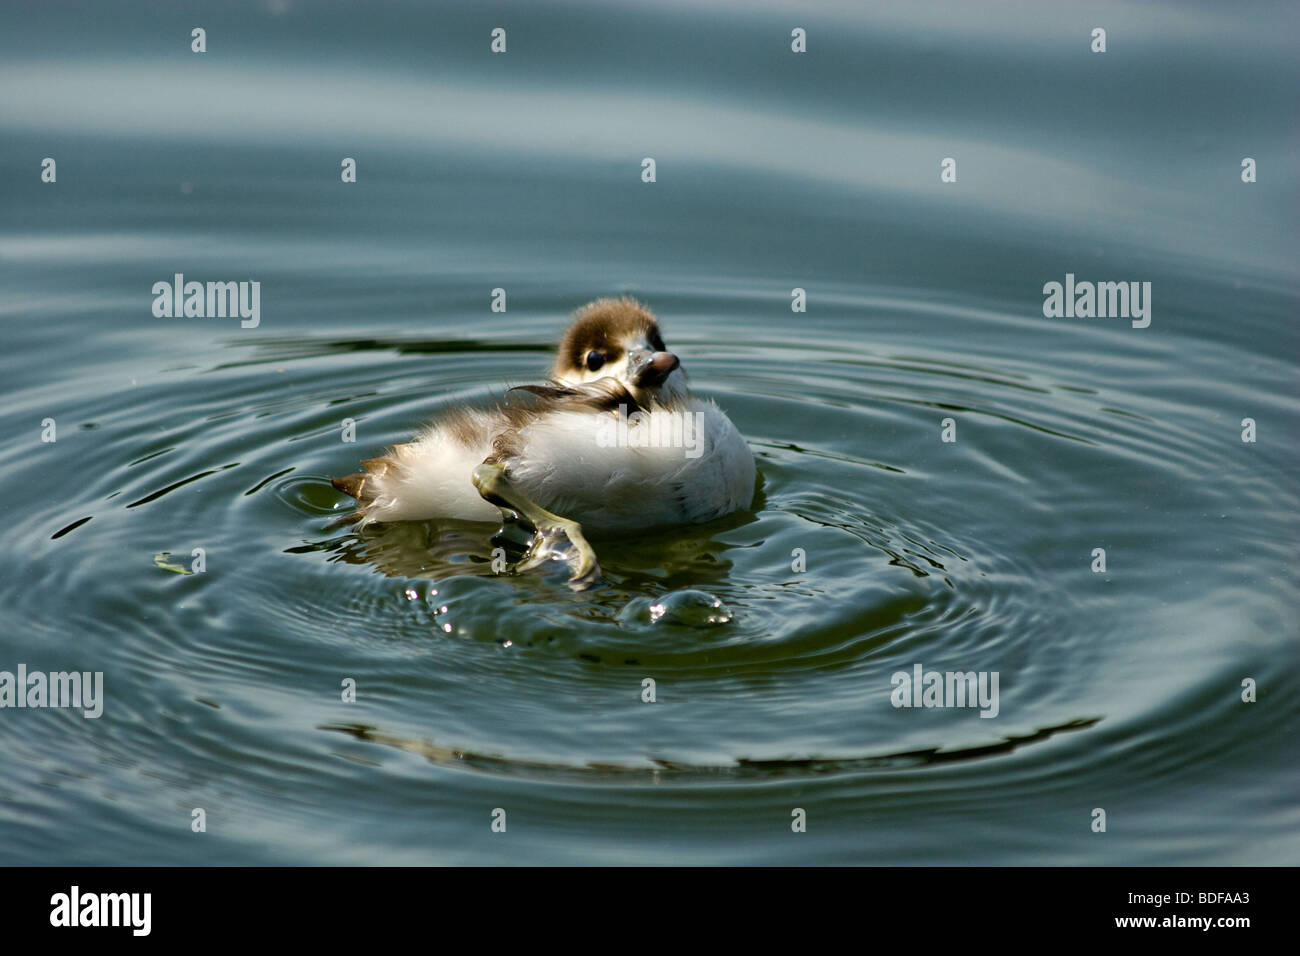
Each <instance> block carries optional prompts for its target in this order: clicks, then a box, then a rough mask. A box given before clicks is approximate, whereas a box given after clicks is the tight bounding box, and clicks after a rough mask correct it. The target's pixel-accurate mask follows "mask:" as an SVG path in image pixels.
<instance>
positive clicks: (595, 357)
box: [587, 351, 605, 372]
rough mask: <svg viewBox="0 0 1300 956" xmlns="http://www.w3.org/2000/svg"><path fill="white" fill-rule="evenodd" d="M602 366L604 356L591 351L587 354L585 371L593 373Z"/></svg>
mask: <svg viewBox="0 0 1300 956" xmlns="http://www.w3.org/2000/svg"><path fill="white" fill-rule="evenodd" d="M604 364H605V356H603V355H601V354H600V353H599V352H595V351H592V352H588V353H587V371H589V372H594V371H596V370H597V369H599V368H600V367H601V366H602V365H604Z"/></svg>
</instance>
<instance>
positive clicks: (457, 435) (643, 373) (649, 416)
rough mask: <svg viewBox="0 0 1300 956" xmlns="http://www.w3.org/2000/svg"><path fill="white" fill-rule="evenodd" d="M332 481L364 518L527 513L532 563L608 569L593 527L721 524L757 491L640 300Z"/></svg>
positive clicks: (587, 315)
mask: <svg viewBox="0 0 1300 956" xmlns="http://www.w3.org/2000/svg"><path fill="white" fill-rule="evenodd" d="M362 466H363V467H364V468H365V469H366V470H365V471H364V472H361V473H359V474H355V475H348V476H346V477H343V478H335V479H333V485H334V487H335V488H337V489H339V490H340V491H342V492H344V493H345V494H347V495H350V496H351V497H353V498H355V499H356V500H357V502H358V509H357V512H356V514H355V518H356V519H357V520H358V521H359V522H360V523H361V524H363V525H364V524H369V523H371V522H384V521H417V520H428V519H432V518H456V519H462V520H470V521H496V520H498V519H500V518H502V517H504V519H505V520H507V521H512V520H517V519H523V521H525V522H526V523H528V524H529V525H531V526H532V527H533V529H534V530H535V534H534V535H533V539H532V543H531V545H530V547H529V550H528V552H527V554H526V555H525V557H524V559H523V561H521V562H520V564H519V565H518V566H517V567H516V568H515V570H516V571H525V570H528V569H530V568H534V567H537V566H539V565H541V564H543V563H545V562H547V561H551V560H562V561H566V562H567V563H568V564H569V568H570V571H571V577H570V581H569V583H570V586H572V587H574V588H575V589H582V588H586V587H590V586H592V585H594V584H595V583H597V582H598V581H599V580H600V566H599V564H598V562H597V560H596V554H595V551H594V549H592V547H591V545H590V544H589V543H588V542H587V540H586V536H585V532H586V533H591V534H593V535H609V534H626V533H634V532H641V531H646V530H649V529H652V528H659V527H667V526H671V525H680V524H696V523H701V522H706V521H711V520H713V519H715V518H719V517H722V516H723V515H726V514H730V513H731V512H734V511H737V510H739V509H742V508H748V507H749V506H750V505H751V504H752V502H753V498H754V483H755V477H756V471H755V467H754V456H753V454H752V453H751V452H750V450H749V446H748V445H747V444H746V443H745V440H744V438H742V437H741V435H740V433H739V432H738V431H737V430H736V427H735V426H734V425H733V424H732V423H731V420H730V419H729V418H727V416H726V415H725V414H724V413H723V411H722V410H721V409H720V408H719V407H718V406H717V405H716V404H715V403H714V402H712V401H710V400H707V399H700V398H696V397H695V396H694V395H692V394H691V391H690V388H689V387H688V385H687V382H686V373H685V371H684V370H683V369H682V367H681V362H680V360H679V359H678V358H677V356H676V355H674V354H673V353H671V352H669V351H668V350H667V347H666V346H665V345H664V341H663V337H662V335H661V333H660V330H659V323H658V321H657V320H656V318H655V316H654V315H653V314H652V313H651V312H650V311H649V309H647V308H646V307H645V306H643V305H642V304H640V303H639V302H636V301H634V300H632V299H628V298H620V299H608V298H607V299H598V300H596V301H594V302H591V303H589V304H588V305H586V306H584V307H582V308H581V309H579V310H578V311H577V312H576V313H575V314H574V317H573V322H572V324H571V325H570V326H569V329H568V331H567V332H565V334H564V337H563V339H562V340H561V341H560V345H559V349H558V351H557V354H556V358H555V364H554V367H553V369H552V372H551V379H550V381H549V382H547V383H545V384H541V385H523V386H517V387H516V388H513V389H511V390H510V391H509V392H508V393H507V397H506V400H504V401H502V402H500V403H498V404H497V405H495V406H493V407H490V408H469V407H458V408H453V409H451V410H449V411H447V412H446V413H445V414H443V415H442V416H441V417H440V418H439V420H437V421H435V422H434V423H433V424H432V425H430V426H429V427H428V428H426V429H425V431H424V432H423V433H422V434H421V435H419V436H418V437H417V438H416V439H415V440H414V441H412V442H409V443H407V444H403V445H396V446H394V447H393V448H391V449H390V450H389V451H388V453H387V454H386V455H384V456H383V457H380V458H372V459H370V460H368V461H363V462H362Z"/></svg>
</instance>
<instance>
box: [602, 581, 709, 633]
mask: <svg viewBox="0 0 1300 956" xmlns="http://www.w3.org/2000/svg"><path fill="white" fill-rule="evenodd" d="M733 617H734V615H733V614H732V613H731V609H730V608H729V607H727V606H726V605H725V604H723V603H722V601H721V600H720V599H719V598H716V597H714V596H713V595H712V594H709V593H708V592H706V591H696V590H694V589H691V588H687V589H685V590H681V591H669V592H668V593H667V594H663V595H660V596H659V597H657V598H646V597H638V598H633V599H632V600H631V601H629V602H628V603H627V605H626V606H625V607H624V608H623V610H621V611H619V613H618V620H619V623H621V624H675V625H677V626H679V627H700V628H703V627H717V626H719V625H722V624H727V623H729V622H730V621H731V620H732V618H733Z"/></svg>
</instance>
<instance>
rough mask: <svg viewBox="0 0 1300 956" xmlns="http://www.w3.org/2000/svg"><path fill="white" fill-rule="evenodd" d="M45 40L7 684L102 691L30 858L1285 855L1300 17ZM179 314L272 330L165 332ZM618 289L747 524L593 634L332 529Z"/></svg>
mask: <svg viewBox="0 0 1300 956" xmlns="http://www.w3.org/2000/svg"><path fill="white" fill-rule="evenodd" d="M0 20H3V29H0V134H2V141H0V173H2V176H0V197H2V198H3V207H2V212H0V311H2V313H3V323H4V324H3V329H4V337H5V346H4V350H3V357H0V382H2V383H3V385H2V388H3V397H4V401H3V405H2V406H0V424H2V425H3V436H4V437H3V443H2V444H0V485H2V486H3V490H4V494H3V504H2V505H0V510H2V513H3V526H4V534H5V542H6V547H5V548H4V549H3V553H0V580H3V582H4V590H3V595H4V597H3V601H0V671H5V672H15V673H16V669H17V668H18V667H19V665H23V666H24V667H25V668H26V669H27V670H28V671H43V672H57V671H71V670H75V671H86V672H102V674H103V701H102V706H103V712H102V715H101V716H99V717H97V718H87V717H85V716H83V715H82V713H81V712H80V711H76V710H73V709H71V708H44V709H36V708H25V709H17V708H16V707H4V708H3V709H0V767H2V768H3V769H2V770H0V863H21V864H49V863H69V864H119V863H140V864H192V863H212V864H232V863H252V864H263V863H307V864H340V863H341V864H351V863H360V864H380V863H388V864H426V863H452V864H456V863H494V864H495V863H560V864H567V863H651V864H658V863H760V864H779V863H797V864H798V863H894V864H912V863H917V864H938V863H961V864H964V863H998V864H1024V863H1027V864H1113V863H1119V864H1208V863H1219V864H1224V863H1226V864H1277V863H1294V862H1295V861H1296V859H1297V851H1298V850H1300V802H1298V801H1297V799H1296V794H1297V784H1298V783H1300V775H1298V774H1297V746H1296V739H1297V738H1296V725H1297V717H1298V716H1300V659H1298V656H1297V639H1298V638H1300V624H1298V623H1297V613H1296V609H1297V605H1298V603H1300V602H1298V600H1297V598H1298V594H1297V580H1296V570H1295V546H1296V541H1297V540H1298V539H1300V527H1298V525H1300V522H1298V521H1297V517H1296V516H1297V503H1298V502H1297V498H1298V496H1300V487H1298V482H1297V477H1296V474H1297V471H1296V441H1297V438H1298V437H1300V429H1298V428H1297V426H1298V425H1300V406H1298V404H1297V396H1296V384H1297V383H1296V359H1297V333H1296V315H1297V306H1298V305H1300V297H1298V296H1297V285H1296V280H1297V258H1296V238H1297V237H1296V233H1295V216H1296V210H1297V198H1298V196H1297V186H1296V183H1297V181H1298V179H1300V162H1298V161H1297V156H1300V148H1298V147H1300V143H1298V142H1297V130H1300V124H1297V118H1298V117H1297V109H1296V95H1295V93H1296V90H1297V88H1298V87H1297V81H1298V80H1300V64H1298V62H1297V60H1296V58H1295V55H1294V51H1295V46H1296V39H1297V30H1296V27H1297V12H1296V8H1295V7H1294V6H1293V5H1290V4H1287V3H1276V4H1272V5H1258V6H1252V7H1251V8H1250V12H1249V13H1248V14H1247V13H1245V12H1243V11H1242V10H1240V9H1239V8H1237V7H1235V6H1230V5H1229V6H1221V5H1218V4H1212V3H1179V4H1172V3H1169V4H1159V3H1147V4H1120V5H1114V4H1109V3H1101V4H1089V5H1087V7H1086V9H1085V8H1084V7H1083V5H1076V6H1073V7H1071V6H1064V7H1062V6H1059V5H1040V4H1036V3H1029V2H1025V3H995V4H973V3H972V4H966V3H957V2H953V3H944V4H862V5H859V4H853V3H827V4H825V5H821V6H820V7H818V8H805V7H803V6H802V5H801V6H798V7H797V8H794V7H790V6H788V5H785V4H778V3H768V2H758V3H745V4H741V3H724V2H711V3H703V2H694V3H684V2H683V3H676V2H669V3H654V4H651V3H646V4H633V3H623V4H606V3H597V2H591V3H563V4H555V5H552V4H525V3H518V4H499V3H464V4H454V3H447V4H441V3H440V4H436V5H435V4H428V5H423V4H415V3H408V2H392V3H382V4H378V3H376V4H356V5H352V4H342V3H296V2H289V0H279V2H273V3H245V2H239V3H222V4H215V3H163V2H159V3H138V4H134V5H128V6H124V7H119V6H117V5H105V4H98V3H66V4H35V3H13V4H6V5H5V8H4V10H3V12H0ZM498 27H500V28H503V29H504V30H505V43H506V49H505V52H502V53H494V52H493V50H492V48H491V46H492V42H493V40H492V31H493V30H494V29H495V28H498ZM1098 27H1100V28H1104V29H1105V30H1106V50H1105V52H1100V51H1098V52H1094V50H1093V46H1094V45H1095V44H1096V40H1095V39H1094V38H1093V31H1094V28H1098ZM194 28H202V29H203V30H204V31H205V34H204V37H205V41H204V43H205V51H204V52H201V53H200V52H195V51H194V50H193V49H192V44H193V43H194V42H195V41H194V39H193V36H192V30H193V29H194ZM795 28H802V29H803V30H805V31H806V52H802V53H800V52H795V51H794V50H793V49H792V44H797V42H798V41H797V39H794V38H792V31H793V30H794V29H795ZM47 158H48V159H52V160H54V165H53V167H52V168H51V169H50V171H49V173H48V175H47V168H46V167H47V165H48V164H45V163H44V162H43V161H44V160H45V159H47ZM646 158H652V159H653V160H654V161H655V162H654V181H653V182H646V181H644V179H643V176H644V175H646V173H645V165H644V163H643V160H645V159H646ZM345 159H352V160H354V161H355V166H356V181H355V182H345V181H344V178H345V177H344V171H343V170H344V164H345V163H344V161H345ZM948 159H951V160H953V162H952V163H950V164H945V162H944V161H945V160H948ZM1246 159H1249V160H1252V162H1251V163H1249V164H1246V165H1243V161H1244V160H1246ZM1252 170H1253V172H1254V179H1255V181H1253V182H1249V181H1245V180H1248V179H1250V178H1251V175H1250V173H1251V171H1252ZM946 171H949V172H947V174H946ZM954 175H955V181H947V180H950V179H952V178H953V176H954ZM1243 177H1244V178H1243ZM48 178H52V179H53V181H52V182H51V181H45V180H46V179H48ZM178 273H179V274H182V275H184V276H185V278H186V280H197V281H209V280H211V281H223V282H224V281H230V282H238V281H245V280H247V281H253V280H256V281H257V282H258V283H260V285H259V289H260V310H259V313H258V322H257V325H256V327H248V328H245V327H244V325H243V324H242V323H241V321H240V319H239V318H238V317H234V318H232V317H224V318H222V317H159V316H156V315H155V313H154V301H155V295H154V294H153V292H152V291H151V290H152V288H153V286H154V284H155V283H158V282H162V281H171V280H172V278H173V276H175V275H176V274H178ZM1067 275H1070V276H1073V277H1074V279H1075V280H1077V281H1078V282H1085V281H1091V282H1102V281H1116V282H1120V281H1122V282H1130V281H1131V282H1137V283H1139V285H1138V287H1137V288H1138V289H1141V288H1143V286H1142V285H1141V284H1142V283H1150V287H1149V289H1150V293H1149V298H1147V299H1146V300H1145V301H1146V304H1147V305H1149V319H1150V321H1149V324H1148V325H1146V326H1145V327H1138V326H1140V325H1141V324H1142V323H1141V322H1140V321H1138V320H1136V319H1135V320H1133V321H1130V319H1129V318H1125V317H1122V316H1120V317H1107V318H1088V317H1072V316H1061V317H1049V316H1047V315H1045V314H1044V299H1045V293H1044V286H1045V285H1046V284H1048V283H1051V282H1060V283H1063V284H1064V283H1065V282H1066V281H1067V278H1066V277H1067ZM494 289H503V290H505V303H506V308H505V311H504V312H499V311H493V309H492V302H493V290H494ZM795 289H802V290H804V293H805V295H806V311H803V312H796V311H794V310H793V308H792V306H793V305H795V304H797V298H798V297H797V295H796V294H795V293H794V292H793V290H795ZM613 294H629V295H633V296H636V297H637V298H639V299H641V300H642V301H644V302H646V303H647V304H648V305H649V306H650V307H651V308H652V309H654V310H655V311H656V312H657V313H658V315H659V316H660V318H661V320H662V323H663V327H664V332H665V336H666V338H667V339H668V342H669V344H670V346H671V347H672V348H673V349H674V350H675V351H676V352H677V353H678V354H679V355H680V356H681V358H682V361H683V364H684V366H685V368H686V369H687V370H688V371H689V373H690V376H691V381H692V384H693V387H694V388H695V389H696V390H697V391H698V392H700V393H702V394H705V395H708V396H710V397H713V398H715V399H716V400H717V401H718V402H719V403H720V404H721V405H722V406H723V408H725V410H726V411H727V412H728V414H729V415H730V416H731V418H732V419H733V421H734V422H735V423H736V425H737V427H738V428H739V429H740V431H741V432H742V434H743V435H744V436H745V437H746V439H747V440H748V442H749V444H750V447H751V448H752V450H753V452H754V454H755V456H756V460H757V462H758V467H759V471H760V474H761V488H760V490H759V494H758V496H757V498H756V500H755V505H754V507H753V509H752V510H750V511H746V512H743V513H740V514H737V515H734V516H732V517H730V518H726V519H723V520H721V521H718V522H716V523H713V524H709V525H702V526H699V527H693V528H689V529H668V530H664V531H662V532H656V533H653V534H649V535H642V536H637V537H629V538H624V539H619V540H605V541H598V542H597V551H598V553H599V554H600V559H601V563H602V566H603V568H604V571H605V575H606V578H607V583H606V584H605V585H604V586H602V587H599V588H596V589H594V590H591V591H586V592H581V593H576V592H573V591H570V590H569V589H568V588H566V587H565V586H564V584H563V581H562V580H557V579H556V578H555V576H553V575H551V576H548V575H545V574H541V573H529V574H517V575H510V574H505V575H502V574H497V573H496V572H495V571H494V569H493V565H492V561H491V557H492V548H493V540H494V538H493V534H494V532H495V531H496V528H495V527H494V526H484V525H472V524H465V525H452V524H447V523H427V524H426V523H408V524H394V525H387V526H378V527H374V528H369V529H365V530H360V531H358V530H357V529H356V528H355V527H354V526H349V525H347V524H343V523H341V522H340V521H339V519H340V518H341V517H342V516H344V515H345V514H346V513H347V511H348V507H349V501H348V499H346V498H345V497H344V496H342V495H341V494H339V493H338V492H336V491H334V490H333V489H332V488H331V486H330V484H329V478H330V477H331V476H335V475H342V474H347V473H348V472H351V471H354V470H356V467H357V463H358V462H359V461H360V460H361V459H363V458H369V457H372V456H375V455H378V454H380V453H382V450H383V449H384V448H385V447H386V446H387V445H389V444H392V443H395V442H400V441H404V440H406V439H407V438H408V437H409V436H410V435H411V434H412V433H413V432H414V431H415V430H417V429H418V428H419V427H420V426H421V425H422V424H423V423H424V422H426V421H428V420H429V419H430V418H432V417H435V416H436V415H437V413H438V411H439V410H440V409H442V408H445V407H447V406H449V405H451V404H455V403H459V402H462V401H470V400H479V399H482V398H484V397H485V396H489V395H491V394H500V392H501V391H502V390H503V389H504V388H505V387H507V386H509V385H513V384H518V383H521V382H527V381H535V380H538V379H540V378H542V377H544V376H545V373H546V370H547V368H548V365H549V358H548V351H549V350H550V349H551V348H553V346H554V344H555V342H556V341H557V338H558V336H559V334H560V333H561V332H562V330H563V328H564V326H565V323H566V318H567V316H568V314H569V313H570V312H571V311H572V310H573V309H574V308H576V307H578V306H580V305H582V304H583V303H585V302H587V301H589V300H590V299H593V298H595V297H597V296H601V295H613ZM1134 304H1135V303H1134ZM1135 322H1137V325H1135ZM347 420H350V421H351V422H352V423H354V429H355V441H354V442H347V441H344V440H343V439H344V438H345V437H348V430H347V428H346V425H345V422H346V421H347ZM1247 420H1249V423H1248V422H1247ZM51 438H53V439H54V440H53V441H50V440H49V439H51ZM946 439H952V440H946ZM196 549H201V551H200V552H199V554H198V555H196ZM199 555H201V561H200V559H199ZM1103 561H1104V565H1103V563H1102V562H1103ZM196 569H197V570H196ZM687 590H693V591H699V592H704V593H705V594H707V595H709V596H711V597H712V598H716V599H717V600H718V601H720V602H721V603H722V604H723V605H724V606H725V608H726V609H727V610H728V611H729V616H730V620H714V621H713V622H712V623H710V622H709V620H708V616H709V615H707V614H700V613H693V612H691V610H690V609H689V608H688V609H686V610H685V611H683V612H682V613H681V614H680V615H676V614H672V613H669V614H667V615H664V616H663V617H660V618H658V619H657V620H656V619H654V618H655V617H656V615H655V614H652V613H651V612H650V611H649V610H648V608H649V607H650V606H651V605H656V606H657V603H656V602H660V601H662V600H666V601H667V602H668V603H669V604H670V605H671V604H672V603H673V602H677V601H682V600H689V596H688V598H686V599H683V598H681V597H674V596H673V595H675V594H676V593H677V592H681V591H687ZM701 600H703V599H701ZM698 611H699V608H696V612H698ZM723 617H726V615H723ZM918 665H919V666H920V667H922V668H923V671H925V672H929V671H937V672H945V673H946V672H976V673H984V674H986V675H993V674H996V675H997V677H998V681H999V684H998V687H999V696H998V703H997V707H996V714H995V715H993V714H992V713H991V711H988V710H987V709H986V712H989V713H990V716H987V717H985V716H981V710H980V709H978V708H972V707H956V706H949V707H897V706H894V704H895V703H897V699H896V698H894V696H893V695H894V691H895V683H894V675H896V674H899V673H906V674H912V673H914V668H915V667H917V666H918ZM647 678H648V679H651V680H653V681H654V685H653V686H654V698H655V699H654V701H653V702H647V701H646V700H643V695H644V694H645V688H646V686H647V685H646V684H644V683H643V682H644V681H645V680H646V679H647ZM348 682H354V683H355V688H356V699H355V701H351V702H349V701H345V700H344V696H345V695H344V687H345V684H347V683H348ZM0 700H2V699H0ZM199 809H201V810H202V811H203V813H202V814H201V815H200V816H201V817H202V819H203V821H204V822H205V825H206V828H205V829H204V830H203V832H196V826H197V824H196V823H195V820H196V819H197V818H196V814H195V811H196V810H199ZM1099 810H1101V811H1104V817H1102V816H1099V815H1098V813H1097V811H1099ZM499 811H503V813H501V812H499ZM799 811H803V816H802V817H801V816H800V814H799ZM497 819H504V820H505V824H506V825H505V829H504V832H498V831H499V830H500V827H497V828H495V829H494V827H493V822H494V820H497ZM1103 819H1104V831H1102V830H1101V827H1100V825H1099V821H1101V820H1103ZM804 820H806V828H804V827H801V826H800V823H801V822H802V821H804ZM801 829H802V830H803V832H799V831H800V830H801Z"/></svg>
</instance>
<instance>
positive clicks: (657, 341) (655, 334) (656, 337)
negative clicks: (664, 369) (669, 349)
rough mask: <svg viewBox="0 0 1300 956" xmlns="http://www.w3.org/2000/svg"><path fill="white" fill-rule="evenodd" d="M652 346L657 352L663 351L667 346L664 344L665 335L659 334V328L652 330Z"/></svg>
mask: <svg viewBox="0 0 1300 956" xmlns="http://www.w3.org/2000/svg"><path fill="white" fill-rule="evenodd" d="M650 347H651V348H652V349H654V350H655V351H656V352H662V351H664V350H665V348H666V346H665V345H664V340H663V336H661V335H660V334H659V331H658V330H657V329H655V330H653V331H651V333H650Z"/></svg>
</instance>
